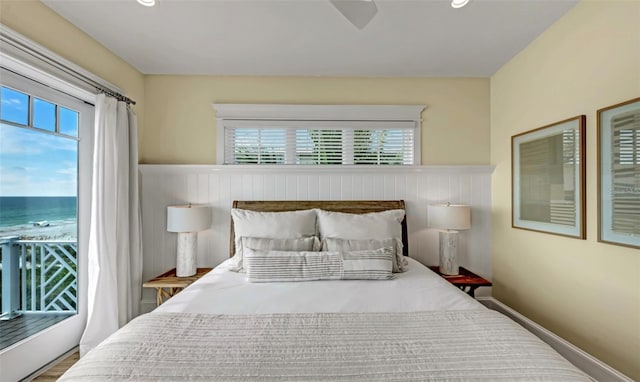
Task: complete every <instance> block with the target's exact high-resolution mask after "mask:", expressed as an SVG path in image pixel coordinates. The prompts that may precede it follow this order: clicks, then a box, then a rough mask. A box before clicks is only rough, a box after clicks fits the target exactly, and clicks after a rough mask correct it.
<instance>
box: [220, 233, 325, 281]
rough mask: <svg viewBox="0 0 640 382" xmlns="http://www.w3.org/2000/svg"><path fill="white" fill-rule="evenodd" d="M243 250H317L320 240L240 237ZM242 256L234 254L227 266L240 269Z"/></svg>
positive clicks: (233, 269)
mask: <svg viewBox="0 0 640 382" xmlns="http://www.w3.org/2000/svg"><path fill="white" fill-rule="evenodd" d="M240 242H241V243H242V248H243V252H246V250H247V249H249V248H250V249H253V250H256V249H257V250H263V251H270V250H274V251H319V250H320V240H318V238H317V237H316V236H312V237H303V238H300V239H269V238H264V237H241V238H240ZM243 263H244V261H243V256H242V255H236V256H234V263H233V264H232V266H230V267H229V269H230V270H232V271H236V272H238V271H240V270H242V268H243V266H244V265H243Z"/></svg>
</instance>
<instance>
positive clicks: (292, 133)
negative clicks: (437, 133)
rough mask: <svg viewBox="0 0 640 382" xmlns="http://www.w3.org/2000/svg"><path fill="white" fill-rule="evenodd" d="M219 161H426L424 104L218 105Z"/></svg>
mask: <svg viewBox="0 0 640 382" xmlns="http://www.w3.org/2000/svg"><path fill="white" fill-rule="evenodd" d="M214 107H215V109H216V111H217V113H218V125H217V126H218V163H223V164H232V165H238V164H244V165H268V164H287V165H292V164H293V165H416V164H420V147H419V143H420V139H419V137H420V126H421V124H420V113H421V112H422V110H423V109H424V106H370V105H366V106H364V105H363V106H347V105H333V106H332V105H228V104H225V105H214Z"/></svg>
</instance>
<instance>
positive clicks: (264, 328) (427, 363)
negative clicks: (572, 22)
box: [60, 259, 590, 382]
mask: <svg viewBox="0 0 640 382" xmlns="http://www.w3.org/2000/svg"><path fill="white" fill-rule="evenodd" d="M408 260H409V262H410V264H409V271H408V272H406V273H402V274H399V275H397V278H396V279H395V280H384V281H346V280H341V281H314V282H297V283H258V284H251V283H248V282H247V281H246V280H245V278H244V274H242V273H234V272H230V271H228V270H227V269H226V264H225V263H223V264H222V265H221V266H219V267H218V268H216V269H214V270H213V271H212V272H210V273H209V274H208V275H206V276H204V277H202V278H201V279H200V280H198V281H197V282H195V283H194V284H192V285H191V286H190V287H189V288H187V289H185V290H184V291H182V292H180V293H179V294H178V295H176V296H174V297H172V298H171V299H170V300H169V301H168V302H166V303H165V304H163V305H162V306H160V307H159V308H157V309H156V310H155V311H154V312H152V313H149V314H146V315H143V316H141V317H139V318H137V319H135V320H133V321H132V322H131V323H129V324H128V325H126V326H125V327H124V328H122V329H120V330H119V331H118V332H117V333H115V334H114V335H112V336H111V337H109V338H108V339H107V340H106V341H105V342H103V343H102V344H101V345H99V346H98V347H96V348H95V349H94V350H92V351H91V352H89V354H87V355H86V356H85V357H83V358H82V359H81V360H80V361H79V362H78V363H77V364H76V365H74V366H73V367H72V368H71V369H69V371H67V373H66V374H65V375H64V376H63V377H62V378H61V379H60V380H61V381H83V382H85V381H103V380H125V379H126V380H139V381H186V380H191V381H214V380H215V381H247V380H251V381H302V380H304V381H338V380H354V381H411V380H416V381H558V382H560V381H562V382H569V381H589V380H590V379H589V378H588V377H587V376H586V375H584V374H583V373H582V372H581V371H579V370H578V369H576V368H575V367H573V366H572V365H571V364H570V363H569V362H568V361H566V360H565V359H564V358H562V357H561V356H560V355H559V354H557V353H556V352H555V351H553V350H552V349H551V348H550V347H549V346H547V345H546V344H545V343H543V342H542V341H540V340H539V339H538V338H537V337H535V336H533V335H532V334H530V333H529V332H527V331H526V330H525V329H523V328H522V327H520V326H519V325H517V324H516V323H514V322H513V321H511V320H510V319H508V318H506V317H504V316H502V315H501V314H499V313H496V312H493V311H491V310H489V309H486V308H484V307H483V306H482V305H481V304H479V303H478V302H477V301H475V300H474V299H472V298H470V297H469V296H468V295H466V294H465V293H464V292H462V291H460V290H458V289H456V288H453V287H452V286H451V285H450V284H449V283H448V282H446V281H445V280H443V279H442V278H441V277H439V276H438V275H436V274H435V273H433V272H431V271H430V270H429V269H427V268H426V267H424V266H422V265H420V264H419V263H418V262H416V261H414V260H412V259H408Z"/></svg>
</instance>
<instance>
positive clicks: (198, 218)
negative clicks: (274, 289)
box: [167, 204, 211, 277]
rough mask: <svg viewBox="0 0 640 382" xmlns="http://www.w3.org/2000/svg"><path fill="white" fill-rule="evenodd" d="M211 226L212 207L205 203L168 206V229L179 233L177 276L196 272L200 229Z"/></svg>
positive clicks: (191, 274)
mask: <svg viewBox="0 0 640 382" xmlns="http://www.w3.org/2000/svg"><path fill="white" fill-rule="evenodd" d="M209 227H211V207H209V206H203V205H192V204H189V205H186V206H168V207H167V231H169V232H177V233H178V252H177V258H176V276H178V277H187V276H193V275H195V274H196V253H197V250H198V236H197V235H198V231H203V230H205V229H207V228H209Z"/></svg>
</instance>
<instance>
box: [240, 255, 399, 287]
mask: <svg viewBox="0 0 640 382" xmlns="http://www.w3.org/2000/svg"><path fill="white" fill-rule="evenodd" d="M244 262H245V268H246V270H247V280H248V281H249V282H281V281H314V280H339V279H344V280H387V279H392V278H394V276H393V273H392V264H393V248H392V247H386V248H379V249H376V250H366V251H352V252H336V251H330V252H304V251H303V252H290V251H260V250H255V251H254V250H252V249H250V248H247V249H246V251H245V260H244Z"/></svg>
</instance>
